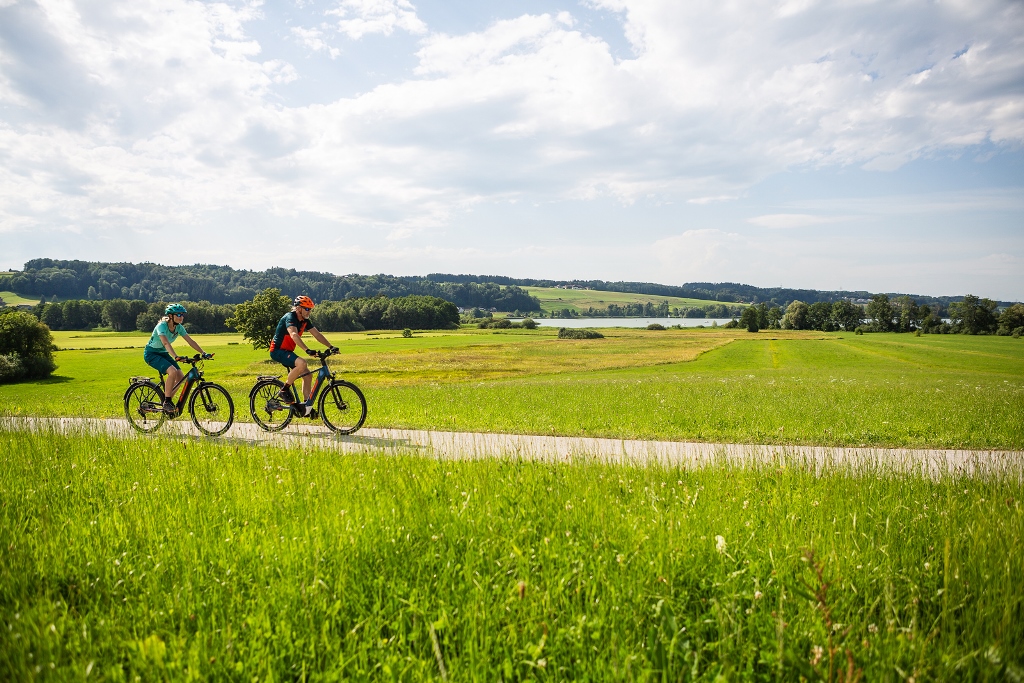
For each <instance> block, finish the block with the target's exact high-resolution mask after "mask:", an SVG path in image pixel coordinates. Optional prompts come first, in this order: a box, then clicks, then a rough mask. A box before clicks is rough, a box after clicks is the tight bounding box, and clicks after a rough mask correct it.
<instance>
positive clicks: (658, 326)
mask: <svg viewBox="0 0 1024 683" xmlns="http://www.w3.org/2000/svg"><path fill="white" fill-rule="evenodd" d="M647 329H649V330H663V329H665V326H664V325H662V324H661V323H651V324H650V325H648V326H647Z"/></svg>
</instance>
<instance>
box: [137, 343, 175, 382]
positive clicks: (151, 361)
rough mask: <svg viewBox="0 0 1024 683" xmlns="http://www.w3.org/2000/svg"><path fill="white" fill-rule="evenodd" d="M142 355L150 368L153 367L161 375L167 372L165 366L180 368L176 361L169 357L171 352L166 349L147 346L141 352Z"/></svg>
mask: <svg viewBox="0 0 1024 683" xmlns="http://www.w3.org/2000/svg"><path fill="white" fill-rule="evenodd" d="M142 357H143V358H144V359H145V361H146V363H147V364H148V365H149V366H150V367H151V368H154V369H155V370H156V371H157V372H159V373H160V374H161V375H166V374H167V368H171V367H174V368H178V369H179V370H181V366H180V365H178V362H177V361H176V360H174V359H173V358H171V354H169V353H167V352H166V351H157V350H156V349H154V348H152V347H150V346H147V347H146V350H145V351H143V353H142Z"/></svg>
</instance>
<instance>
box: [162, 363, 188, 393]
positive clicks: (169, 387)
mask: <svg viewBox="0 0 1024 683" xmlns="http://www.w3.org/2000/svg"><path fill="white" fill-rule="evenodd" d="M184 377H185V374H184V373H183V372H182V371H181V370H179V369H178V368H176V367H174V366H173V365H172V366H171V367H169V368H167V379H165V380H164V396H165V398H166V399H167V400H168V401H170V400H172V398H173V396H174V389H175V387H177V386H178V383H179V382H181V380H182V379H183V378H184Z"/></svg>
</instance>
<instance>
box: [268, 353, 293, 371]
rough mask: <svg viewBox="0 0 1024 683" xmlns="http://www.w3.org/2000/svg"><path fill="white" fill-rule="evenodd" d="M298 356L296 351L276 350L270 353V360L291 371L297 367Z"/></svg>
mask: <svg viewBox="0 0 1024 683" xmlns="http://www.w3.org/2000/svg"><path fill="white" fill-rule="evenodd" d="M297 358H298V356H296V355H295V352H294V351H285V350H284V349H274V350H273V351H271V352H270V359H271V360H276V361H277V362H278V363H280V364H281V365H283V366H285V367H286V368H288V369H289V370H291V369H292V368H294V367H295V360H296V359H297Z"/></svg>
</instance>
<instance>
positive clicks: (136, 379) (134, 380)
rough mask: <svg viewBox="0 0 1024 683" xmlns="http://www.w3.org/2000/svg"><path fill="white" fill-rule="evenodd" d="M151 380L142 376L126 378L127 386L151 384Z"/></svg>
mask: <svg viewBox="0 0 1024 683" xmlns="http://www.w3.org/2000/svg"><path fill="white" fill-rule="evenodd" d="M152 381H153V378H151V377H146V376H144V375H136V376H135V377H129V378H128V384H142V383H144V382H152Z"/></svg>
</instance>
